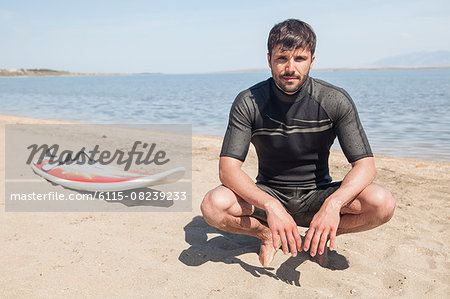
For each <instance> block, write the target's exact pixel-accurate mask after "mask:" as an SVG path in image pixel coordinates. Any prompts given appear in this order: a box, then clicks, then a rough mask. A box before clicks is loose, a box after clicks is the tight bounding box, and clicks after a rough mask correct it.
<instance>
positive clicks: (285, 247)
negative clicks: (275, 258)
mask: <svg viewBox="0 0 450 299" xmlns="http://www.w3.org/2000/svg"><path fill="white" fill-rule="evenodd" d="M280 239H281V246H282V247H283V253H284V254H288V252H289V250H288V245H287V241H286V234H285V232H284V231H282V232H280Z"/></svg>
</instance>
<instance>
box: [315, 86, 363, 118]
mask: <svg viewBox="0 0 450 299" xmlns="http://www.w3.org/2000/svg"><path fill="white" fill-rule="evenodd" d="M311 83H312V84H311V97H312V98H313V99H314V100H315V101H316V102H318V103H319V105H320V106H321V107H322V108H323V109H324V110H325V111H326V113H327V114H328V116H329V117H330V118H331V119H332V120H337V119H339V118H340V117H341V116H342V115H344V114H345V113H347V112H348V111H351V110H355V109H356V107H355V104H354V102H353V100H352V98H351V97H350V95H349V94H348V93H347V91H345V89H343V88H341V87H337V86H336V85H333V84H331V83H328V82H326V81H323V80H320V79H315V78H314V79H313V78H312V80H311Z"/></svg>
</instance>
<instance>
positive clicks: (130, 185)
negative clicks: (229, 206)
mask: <svg viewBox="0 0 450 299" xmlns="http://www.w3.org/2000/svg"><path fill="white" fill-rule="evenodd" d="M31 168H32V169H33V171H34V172H35V173H36V174H38V175H40V176H41V177H43V178H45V179H47V180H49V181H51V182H54V183H56V184H59V185H61V186H64V187H67V188H71V189H77V190H83V191H103V192H112V191H123V190H130V189H136V188H145V187H150V186H155V185H161V184H167V183H173V182H176V181H178V180H179V179H181V178H182V177H183V175H184V173H185V171H186V170H185V168H184V167H177V168H173V169H170V170H167V171H164V172H160V173H156V174H151V173H146V172H137V171H124V170H122V169H119V168H117V167H114V166H111V165H102V164H100V163H98V162H94V163H93V164H88V163H84V164H76V163H63V164H59V165H58V163H50V161H49V158H46V159H44V160H42V162H40V163H39V161H38V160H35V161H34V162H33V163H32V164H31Z"/></svg>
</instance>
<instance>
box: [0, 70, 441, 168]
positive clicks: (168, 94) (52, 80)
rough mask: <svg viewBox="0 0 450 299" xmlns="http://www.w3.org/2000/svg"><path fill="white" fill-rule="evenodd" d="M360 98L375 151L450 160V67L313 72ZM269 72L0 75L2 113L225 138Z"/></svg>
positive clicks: (360, 107)
mask: <svg viewBox="0 0 450 299" xmlns="http://www.w3.org/2000/svg"><path fill="white" fill-rule="evenodd" d="M311 75H312V76H313V77H316V78H320V79H323V80H326V81H328V82H330V83H332V84H335V85H338V86H340V87H343V88H345V89H346V90H347V91H348V92H349V94H350V95H351V96H352V98H353V100H354V101H355V103H356V105H357V107H358V110H359V113H360V117H361V121H362V123H363V126H364V128H365V130H366V133H367V135H368V137H369V140H370V142H371V145H372V148H373V150H374V152H375V153H376V154H388V155H393V156H400V157H416V158H425V159H432V160H444V161H450V115H449V110H450V109H449V106H450V70H448V69H447V70H395V71H387V70H386V71H334V72H313V73H312V74H311ZM268 77H269V73H235V74H204V75H130V76H86V77H30V78H0V113H6V114H14V115H21V116H29V117H38V118H53V119H66V120H74V121H81V122H88V123H114V124H117V123H131V124H147V123H192V124H193V132H194V133H195V134H201V135H212V136H220V137H222V136H223V133H224V131H225V127H226V124H227V118H228V112H229V109H230V106H231V103H232V101H233V100H234V98H235V96H236V95H237V94H238V93H239V92H240V91H241V90H243V89H245V88H247V87H249V86H251V85H253V84H255V83H257V82H259V81H261V80H265V79H267V78H268Z"/></svg>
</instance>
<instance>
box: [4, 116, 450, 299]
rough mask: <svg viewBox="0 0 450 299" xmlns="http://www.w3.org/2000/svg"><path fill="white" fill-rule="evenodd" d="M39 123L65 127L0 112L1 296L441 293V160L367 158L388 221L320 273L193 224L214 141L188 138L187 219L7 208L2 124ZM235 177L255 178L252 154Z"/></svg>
mask: <svg viewBox="0 0 450 299" xmlns="http://www.w3.org/2000/svg"><path fill="white" fill-rule="evenodd" d="M44 123H47V124H55V123H61V124H63V123H64V122H58V121H52V120H41V119H32V118H25V117H17V116H11V115H0V126H1V128H0V134H1V140H3V142H2V144H3V145H2V147H1V149H0V160H1V164H0V177H1V180H2V184H1V190H0V194H1V197H0V205H1V206H0V210H1V211H0V215H1V216H0V226H1V230H0V240H1V241H0V242H1V244H2V246H1V247H0V252H1V253H0V262H1V267H0V269H1V270H0V274H1V278H0V297H1V298H18V297H20V298H30V297H33V298H43V297H46V298H47V297H51V298H56V297H63V296H64V297H69V298H79V297H94V298H105V297H108V298H111V297H112V298H118V297H133V298H136V297H138V298H140V297H145V298H149V297H150V298H152V297H156V298H161V297H166V298H186V297H187V298H209V297H213V298H229V297H239V298H269V297H271V298H293V297H295V298H298V297H304V298H315V297H317V298H328V297H337V298H341V297H345V298H347V297H355V298H385V297H404V298H423V297H425V298H448V296H449V294H450V286H449V281H450V262H449V260H448V251H447V249H445V244H446V243H447V242H449V241H450V235H449V225H448V224H449V218H450V203H449V197H450V184H449V183H448V181H449V177H450V162H436V161H428V160H414V159H406V158H392V157H386V156H376V160H375V161H376V166H377V178H376V182H377V183H379V184H381V185H384V186H385V187H387V188H388V189H389V190H390V191H391V192H392V193H393V195H394V197H395V199H396V201H397V208H396V211H395V215H394V217H393V218H392V220H391V221H390V222H389V223H387V224H386V225H383V226H381V227H379V228H376V229H374V230H372V231H368V232H363V233H358V234H349V235H342V236H339V237H338V239H337V242H336V243H337V244H336V251H334V252H331V253H329V260H330V263H329V266H328V267H327V268H323V267H321V266H319V265H318V264H317V263H315V262H313V261H311V260H310V258H309V257H308V255H307V254H305V253H301V254H299V255H298V256H297V257H296V258H292V257H290V256H287V255H283V253H282V252H281V251H279V252H278V253H277V254H276V256H275V259H274V261H273V262H272V265H271V267H270V268H263V267H262V266H261V265H260V264H259V262H258V250H259V241H258V240H257V239H255V238H251V237H247V236H239V235H232V234H228V233H223V232H220V231H218V230H216V229H214V228H211V227H209V226H208V225H207V224H206V223H205V221H204V219H203V217H202V216H201V212H200V208H199V206H200V203H201V200H202V198H203V196H204V194H205V193H206V192H207V191H208V190H210V189H212V188H214V187H215V186H217V185H218V184H219V179H218V156H219V151H220V146H221V139H220V138H214V137H204V136H193V138H192V155H193V157H192V211H191V212H165V213H158V212H142V213H139V212H121V213H115V212H78V213H75V212H64V213H49V212H26V213H25V212H5V142H4V141H5V125H6V124H44ZM68 138H70V137H68ZM330 169H331V174H332V177H333V179H334V180H341V179H342V178H343V176H344V175H345V174H346V172H347V171H348V170H349V165H348V163H347V161H346V159H345V157H344V156H343V154H342V153H341V152H335V151H334V152H332V155H331V159H330ZM244 170H245V171H246V172H247V173H248V174H249V175H250V176H251V177H253V178H254V177H256V173H257V159H256V155H255V153H254V150H253V149H252V150H251V152H250V153H249V156H248V157H247V160H246V162H245V163H244ZM24 188H25V187H24ZM303 232H304V229H301V233H302V235H303Z"/></svg>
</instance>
